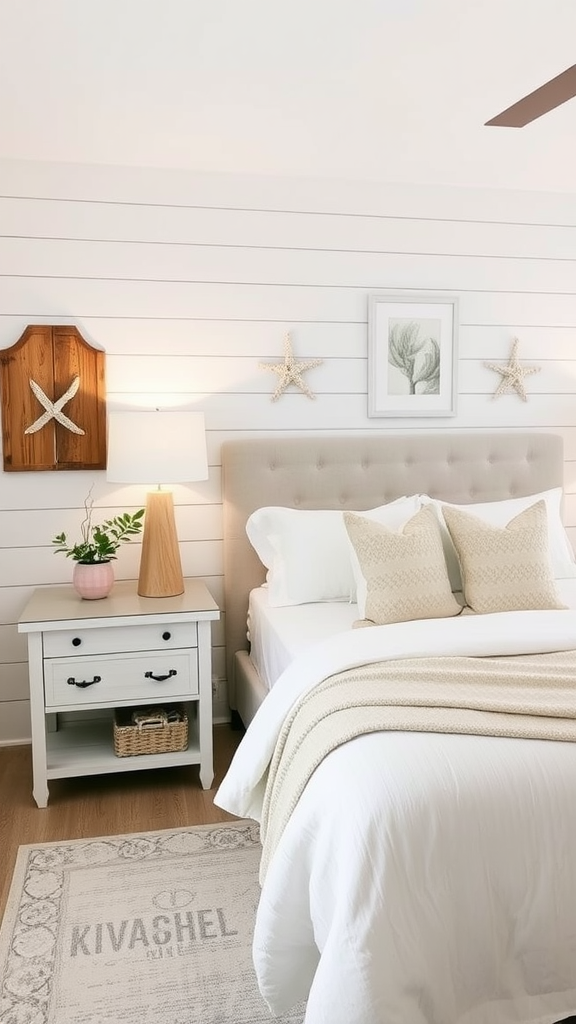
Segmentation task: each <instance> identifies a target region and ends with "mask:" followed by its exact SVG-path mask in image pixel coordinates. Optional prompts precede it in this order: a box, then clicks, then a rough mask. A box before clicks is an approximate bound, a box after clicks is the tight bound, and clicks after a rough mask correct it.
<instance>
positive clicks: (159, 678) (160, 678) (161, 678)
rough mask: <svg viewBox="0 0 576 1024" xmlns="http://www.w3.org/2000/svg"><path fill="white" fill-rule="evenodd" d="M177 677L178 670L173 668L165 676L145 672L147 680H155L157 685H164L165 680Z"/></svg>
mask: <svg viewBox="0 0 576 1024" xmlns="http://www.w3.org/2000/svg"><path fill="white" fill-rule="evenodd" d="M175 675H177V672H176V669H175V668H171V669H170V671H169V672H168V673H167V674H166V675H165V676H155V675H154V673H153V672H145V673H144V678H145V679H153V680H154V682H155V683H163V682H164V680H165V679H170V676H175Z"/></svg>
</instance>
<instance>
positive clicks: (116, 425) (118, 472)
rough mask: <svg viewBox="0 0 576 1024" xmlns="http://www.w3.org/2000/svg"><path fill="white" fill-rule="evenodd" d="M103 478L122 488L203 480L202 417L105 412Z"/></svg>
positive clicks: (155, 412) (205, 472) (198, 414)
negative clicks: (127, 485)
mask: <svg viewBox="0 0 576 1024" xmlns="http://www.w3.org/2000/svg"><path fill="white" fill-rule="evenodd" d="M106 476H107V478H108V480H111V481H112V482H113V483H123V484H178V483H191V482H193V481H194V480H207V479H208V457H207V454H206V433H205V427H204V413H202V412H165V411H164V410H159V409H156V410H149V411H146V412H111V413H109V416H108V465H107V469H106Z"/></svg>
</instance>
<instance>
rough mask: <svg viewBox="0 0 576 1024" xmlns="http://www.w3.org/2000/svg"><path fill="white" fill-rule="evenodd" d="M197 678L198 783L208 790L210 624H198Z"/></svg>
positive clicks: (210, 758) (211, 769)
mask: <svg viewBox="0 0 576 1024" xmlns="http://www.w3.org/2000/svg"><path fill="white" fill-rule="evenodd" d="M198 677H199V682H200V701H199V704H198V716H199V721H198V733H199V739H200V782H201V783H202V788H203V789H210V786H211V785H212V781H213V779H214V754H213V750H212V724H213V723H212V647H211V634H210V623H209V622H199V623H198Z"/></svg>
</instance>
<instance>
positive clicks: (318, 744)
mask: <svg viewBox="0 0 576 1024" xmlns="http://www.w3.org/2000/svg"><path fill="white" fill-rule="evenodd" d="M392 729H393V730H401V731H410V732H442V733H470V734H478V735H484V736H510V737H517V738H519V739H545V740H564V741H568V742H572V741H574V740H576V651H561V652H558V653H555V654H533V655H514V656H510V657H494V658H465V657H443V658H432V659H430V658H414V659H406V660H401V661H385V662H380V663H377V664H370V665H363V666H361V667H360V668H355V669H351V670H349V671H346V672H341V673H338V674H337V675H333V676H330V677H329V678H328V679H325V680H324V681H323V682H322V683H320V684H319V685H318V686H316V687H314V688H313V689H312V690H310V691H309V692H308V693H306V694H304V695H303V696H302V697H301V698H300V700H299V701H298V702H297V703H296V704H295V705H294V707H293V709H292V711H291V712H290V714H289V715H288V716H287V718H286V721H285V722H284V725H283V728H282V731H281V733H280V736H279V737H278V742H277V744H276V749H275V751H274V755H273V758H272V760H271V762H270V767H269V769H268V780H267V785H266V793H265V797H264V806H263V811H262V821H261V837H262V842H263V851H262V861H261V867H260V881H261V882H263V881H264V877H265V875H266V871H267V868H268V864H269V862H270V858H271V856H272V853H273V852H274V849H275V848H276V845H277V843H278V840H279V838H280V836H281V835H282V832H283V830H284V828H285V826H286V824H287V822H288V819H289V817H290V815H291V813H292V811H293V810H294V808H295V806H296V803H297V801H298V799H299V797H300V796H301V794H302V792H303V790H304V787H305V786H306V783H307V782H308V779H309V778H310V776H311V775H312V773H313V772H314V770H315V769H316V768H317V767H318V765H319V764H320V762H321V761H323V759H324V758H325V757H326V755H327V754H329V753H330V751H331V750H334V749H335V748H336V747H338V746H340V744H342V743H346V742H347V741H348V740H351V739H354V737H356V736H360V735H361V734H363V733H369V732H377V731H380V730H392Z"/></svg>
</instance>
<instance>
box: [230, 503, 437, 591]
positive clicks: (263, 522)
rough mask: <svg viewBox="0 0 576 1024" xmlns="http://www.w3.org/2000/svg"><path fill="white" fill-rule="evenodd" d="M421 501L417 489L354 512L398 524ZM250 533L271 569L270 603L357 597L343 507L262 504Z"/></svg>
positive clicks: (248, 528)
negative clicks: (267, 505) (395, 498)
mask: <svg viewBox="0 0 576 1024" xmlns="http://www.w3.org/2000/svg"><path fill="white" fill-rule="evenodd" d="M419 505H420V503H419V498H418V496H417V495H414V496H413V497H402V498H398V499H397V500H396V501H391V502H389V503H388V504H387V505H381V506H380V507H379V508H374V509H370V510H369V511H367V512H358V513H356V514H357V515H358V516H361V517H366V518H370V519H374V520H376V521H378V522H382V523H386V525H388V526H389V527H390V529H393V530H394V529H398V528H400V527H401V526H402V525H403V524H404V523H405V522H406V521H407V520H408V519H410V516H412V515H414V513H415V512H417V511H418V508H419ZM246 533H247V534H248V539H249V540H250V543H251V544H252V547H253V548H254V550H255V551H256V553H257V555H258V557H259V558H260V561H261V562H262V564H263V565H265V566H266V568H267V569H268V573H267V577H266V578H267V584H268V600H269V603H270V605H271V606H272V607H274V608H280V607H283V606H285V605H298V604H309V603H310V602H315V601H355V600H356V582H355V577H354V573H353V570H352V565H351V560H350V550H349V544H348V535H347V533H346V529H345V527H344V520H343V519H342V512H341V511H339V510H337V509H334V510H333V509H313V510H308V509H295V508H283V507H281V506H269V507H265V508H259V509H256V511H255V512H253V513H252V515H251V516H250V517H249V518H248V521H247V523H246Z"/></svg>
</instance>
